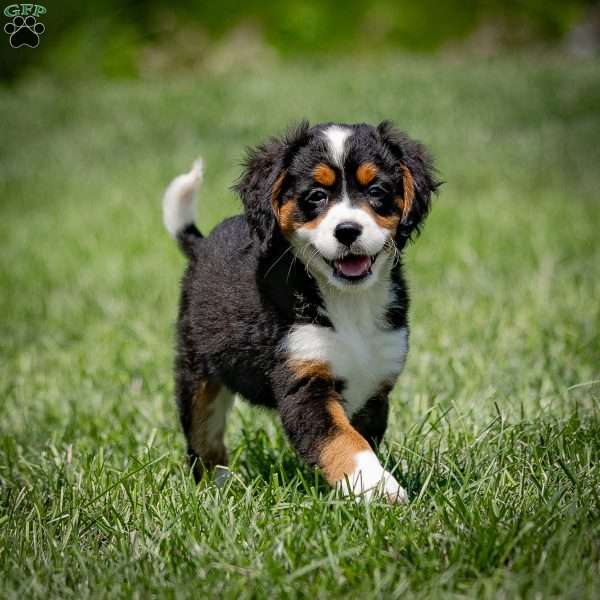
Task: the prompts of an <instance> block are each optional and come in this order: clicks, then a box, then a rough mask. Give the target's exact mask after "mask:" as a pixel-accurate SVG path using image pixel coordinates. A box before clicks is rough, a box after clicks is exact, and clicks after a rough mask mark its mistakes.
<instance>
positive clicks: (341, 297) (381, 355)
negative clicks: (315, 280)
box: [287, 286, 408, 417]
mask: <svg viewBox="0 0 600 600" xmlns="http://www.w3.org/2000/svg"><path fill="white" fill-rule="evenodd" d="M324 300H325V308H326V312H327V316H328V317H329V319H330V321H331V322H332V324H333V326H334V329H331V328H329V327H321V326H318V325H299V326H297V327H294V328H293V329H292V331H291V332H290V334H289V336H288V344H287V348H288V352H289V354H290V357H291V358H292V359H298V360H315V361H323V362H326V363H328V364H329V366H330V368H331V370H332V372H333V374H334V376H335V377H336V378H340V379H343V380H345V382H346V387H345V389H344V392H343V394H342V395H343V398H344V401H345V406H344V408H345V410H346V414H347V415H348V417H352V415H354V414H355V413H356V412H357V411H359V410H360V409H361V408H362V407H363V405H364V404H365V402H366V401H367V400H368V399H369V398H370V397H371V396H372V395H373V394H374V393H375V392H377V391H378V389H379V388H380V386H381V385H382V384H383V383H384V382H385V381H390V382H393V381H394V380H395V379H396V377H397V376H398V375H399V374H400V372H401V371H402V367H403V366H404V361H405V359H406V354H407V352H408V332H407V330H406V328H404V327H403V328H401V329H389V326H387V324H386V323H385V321H384V314H385V309H386V308H387V306H389V303H390V293H389V288H388V287H387V286H385V287H382V286H374V289H369V290H365V291H364V292H361V293H357V294H353V293H347V292H339V291H337V290H331V292H330V293H329V294H325V295H324Z"/></svg>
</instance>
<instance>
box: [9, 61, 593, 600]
mask: <svg viewBox="0 0 600 600" xmlns="http://www.w3.org/2000/svg"><path fill="white" fill-rule="evenodd" d="M597 67H598V65H597V63H566V62H561V61H557V60H554V59H546V60H541V61H537V62H534V61H532V60H525V59H523V58H519V57H514V58H506V59H501V60H495V61H492V62H484V61H479V62H477V61H476V62H472V63H468V64H467V63H449V62H446V63H444V62H440V61H436V60H433V59H424V58H423V59H397V60H393V59H389V60H387V61H386V62H384V63H378V64H377V65H373V64H369V63H364V64H362V63H360V62H359V63H356V64H350V63H347V64H344V63H336V64H326V65H316V64H310V63H305V64H288V65H281V66H279V67H276V68H275V69H274V70H272V71H270V72H258V73H237V74H231V75H224V76H219V77H213V78H210V79H207V78H205V77H204V78H203V77H196V78H189V79H178V80H173V81H170V82H156V81H155V82H149V81H146V82H144V81H140V82H132V83H119V82H113V83H101V82H96V81H91V82H87V83H84V82H80V83H79V84H77V85H75V86H72V87H69V88H66V87H65V86H64V85H60V84H58V83H55V82H52V81H51V80H50V79H48V80H45V79H37V80H34V81H29V82H27V83H24V84H22V85H21V86H19V87H18V88H16V89H10V90H9V89H4V90H3V91H0V120H1V121H2V123H3V125H2V145H1V146H0V207H1V213H0V214H1V219H0V288H1V290H2V292H1V294H0V315H1V316H0V348H1V360H0V405H1V414H2V418H1V420H0V580H1V581H2V584H1V591H0V596H2V597H6V598H17V597H18V598H23V597H25V598H40V597H43V598H48V597H51V598H54V597H60V598H70V597H73V598H86V597H94V598H101V597H134V598H146V597H152V596H154V597H160V598H175V597H194V598H198V597H200V598H202V597H224V598H263V597H291V598H294V597H314V598H321V597H323V598H324V597H327V598H329V597H339V596H347V597H356V598H365V597H381V598H383V597H385V598H388V597H400V596H402V597H406V596H407V595H408V597H422V598H435V597H481V598H486V597H490V598H491V597H493V598H497V597H500V598H503V597H506V598H521V597H523V598H527V597H532V598H552V597H556V598H558V597H561V598H585V597H588V598H591V597H593V596H594V593H597V590H598V588H599V586H600V572H599V570H600V467H599V464H600V416H599V409H600V402H599V400H600V383H599V381H598V380H599V379H600V340H599V337H598V334H599V330H600V302H599V298H600V242H599V239H600V237H599V235H598V232H599V231H600V205H599V203H598V201H599V194H600V188H599V179H600V178H599V175H598V165H599V164H600V144H599V143H598V139H599V137H600V113H599V112H598V106H600V71H599V70H598V68H597ZM303 116H307V117H309V118H310V119H311V120H312V121H318V120H329V119H332V120H346V121H354V120H361V121H362V120H366V121H378V120H380V119H383V118H393V119H395V120H396V121H397V123H398V124H400V125H401V126H402V127H403V128H405V129H406V130H407V131H409V132H410V133H411V134H412V135H414V136H415V137H417V138H419V139H422V140H423V141H425V142H426V143H427V144H428V145H429V146H430V147H431V149H432V150H433V152H434V154H435V156H436V157H437V159H438V166H439V168H440V172H441V176H442V178H443V179H444V180H445V181H446V182H447V183H446V185H445V186H444V187H443V190H442V193H441V195H440V197H439V199H438V201H437V202H436V205H435V207H434V210H433V213H432V215H431V217H430V219H429V222H428V223H427V225H426V228H425V231H424V233H423V235H422V237H421V239H420V240H419V241H418V242H417V244H415V245H414V246H412V247H411V248H410V249H409V250H408V252H407V263H408V264H407V268H408V274H409V277H410V280H411V284H412V285H411V287H412V294H413V299H414V301H413V307H412V312H411V317H412V323H413V326H412V349H411V354H410V356H409V360H408V364H407V367H406V369H405V373H404V374H403V376H402V377H401V379H400V381H399V383H398V385H397V386H396V388H395V390H394V392H393V401H392V416H391V423H390V427H389V430H388V434H387V437H386V439H387V443H386V445H385V446H384V447H383V448H382V449H381V454H382V457H383V460H385V461H387V463H388V464H389V465H390V467H392V468H394V470H395V473H396V474H397V476H398V478H399V479H400V480H401V481H402V482H403V484H404V485H405V486H406V487H407V488H408V490H409V492H410V495H411V498H412V501H411V503H410V505H409V506H408V507H399V508H390V507H387V506H385V505H380V504H373V505H370V506H365V505H362V504H355V503H352V502H349V501H344V500H342V499H340V498H337V497H336V496H335V495H334V494H333V493H331V492H330V491H329V490H328V489H327V488H326V487H325V486H324V484H323V482H322V481H321V480H320V479H319V477H318V475H317V474H316V473H314V472H313V471H311V470H309V469H306V468H304V467H303V466H302V465H301V464H300V463H299V461H298V460H297V458H296V456H295V455H294V453H293V451H292V450H291V449H290V447H289V445H288V444H287V442H286V441H285V438H284V436H283V434H282V432H281V429H280V427H279V425H278V423H277V420H276V417H275V416H274V415H271V414H269V413H267V412H262V411H259V410H256V409H251V408H249V407H247V406H243V405H238V406H237V407H236V408H235V410H234V414H233V417H232V419H231V422H230V427H229V430H228V434H227V437H228V443H229V447H230V449H231V450H232V455H233V465H234V471H235V473H236V476H235V477H234V479H232V480H231V482H230V484H228V485H227V487H225V488H224V489H222V490H217V489H215V487H214V485H212V484H211V482H210V481H207V482H205V484H204V485H201V486H200V487H199V488H196V487H195V486H194V485H193V483H192V481H191V479H190V476H189V473H188V470H187V467H186V465H185V462H184V459H183V456H184V446H183V440H182V436H181V435H180V433H179V430H178V424H177V421H176V416H175V410H174V405H173V401H172V381H171V362H172V358H173V342H172V325H173V320H174V316H175V311H176V302H177V293H178V292H177V282H178V277H179V276H180V273H181V271H182V267H183V259H182V258H181V257H180V256H179V254H178V252H177V250H176V248H175V246H174V245H173V244H172V242H171V241H170V240H169V239H168V237H167V235H166V234H165V232H164V231H163V229H162V225H161V217H160V210H159V198H160V195H161V192H162V189H163V188H164V186H165V185H166V183H167V182H168V181H169V179H170V178H171V177H172V176H173V175H174V174H176V173H178V172H181V171H182V170H183V169H185V168H186V167H187V166H188V165H189V164H190V163H191V161H192V159H193V158H194V157H195V156H196V155H197V154H198V153H202V154H203V155H204V157H205V159H206V162H207V176H206V183H205V187H204V190H203V194H202V201H201V207H200V209H199V219H200V223H201V225H202V227H203V228H204V229H205V230H208V229H209V228H210V227H211V226H212V225H214V224H215V223H216V222H218V221H219V220H220V219H221V218H223V217H224V216H225V215H229V214H232V213H235V212H237V211H239V203H238V200H236V199H235V198H234V197H233V195H232V194H231V193H229V192H228V191H227V187H228V186H229V185H230V184H231V183H232V181H233V180H234V179H235V177H236V176H237V174H238V173H239V166H238V165H239V161H240V159H241V156H242V153H243V148H244V146H245V145H246V144H250V143H256V142H258V141H260V140H261V139H263V138H264V137H265V136H268V135H270V134H272V133H274V132H277V131H280V130H282V129H283V128H284V127H285V125H286V124H287V123H288V122H289V121H291V120H294V119H299V118H301V117H303Z"/></svg>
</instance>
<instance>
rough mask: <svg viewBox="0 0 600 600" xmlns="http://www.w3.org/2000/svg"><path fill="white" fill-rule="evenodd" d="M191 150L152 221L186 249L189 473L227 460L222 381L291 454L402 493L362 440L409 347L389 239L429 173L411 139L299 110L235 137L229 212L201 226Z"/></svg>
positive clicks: (376, 488) (368, 486)
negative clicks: (241, 139) (233, 204)
mask: <svg viewBox="0 0 600 600" xmlns="http://www.w3.org/2000/svg"><path fill="white" fill-rule="evenodd" d="M201 178H202V163H201V161H198V162H197V163H195V165H194V167H193V169H192V170H191V171H190V172H189V173H187V174H185V175H181V176H179V177H177V178H176V179H175V180H174V181H173V182H172V183H171V184H170V185H169V187H168V189H167V191H166V192H165V196H164V200H163V213H164V222H165V226H166V228H167V230H168V231H169V233H170V234H171V235H172V236H173V237H174V238H175V239H176V240H177V242H178V243H179V246H180V248H181V249H182V251H183V252H184V254H185V255H186V256H187V258H188V264H187V268H186V270H185V274H184V276H183V280H182V283H181V301H180V306H179V316H178V321H177V352H176V360H175V387H176V398H177V406H178V409H179V416H180V420H181V425H182V427H183V431H184V433H185V436H186V439H187V447H188V453H189V456H190V459H191V463H192V467H193V471H194V475H195V477H196V479H199V478H200V477H201V476H202V473H203V470H204V469H210V468H213V467H216V466H218V465H226V464H227V451H226V448H225V446H224V443H223V434H224V429H225V423H226V419H227V413H228V411H229V410H230V408H231V406H232V401H233V395H234V394H239V395H240V396H242V397H243V398H245V399H246V400H248V401H250V402H251V403H254V404H259V405H262V406H267V407H272V408H275V409H276V410H277V411H278V413H279V416H280V418H281V422H282V424H283V427H284V429H285V431H286V433H287V435H288V437H289V439H290V441H291V443H292V444H293V446H294V447H295V449H296V450H297V452H298V454H299V455H300V456H301V457H302V458H303V459H304V460H305V461H306V462H307V463H309V464H310V465H316V466H318V467H319V468H320V469H321V471H322V473H323V474H324V477H325V478H326V480H327V481H328V482H329V483H330V484H331V485H332V486H337V487H339V489H341V490H342V491H343V493H344V494H347V495H353V496H355V497H361V498H364V499H367V500H368V499H371V498H374V497H380V498H383V499H385V500H387V501H389V502H391V503H396V502H398V503H399V502H405V501H406V500H407V495H406V492H405V491H404V489H403V488H402V487H401V486H400V485H399V484H398V482H397V481H396V479H395V478H394V477H393V476H392V474H391V473H389V472H388V471H386V470H385V469H384V468H383V466H382V465H381V463H380V462H379V459H378V458H377V455H376V454H375V451H374V450H375V449H376V448H377V445H378V444H379V443H380V442H381V439H382V437H383V434H384V432H385V429H386V425H387V419H388V393H389V392H390V390H391V388H392V386H393V385H394V382H395V381H396V378H397V377H398V375H399V374H400V372H401V371H402V367H403V365H404V361H405V359H406V354H407V352H408V322H407V310H408V291H407V286H406V282H405V279H404V275H403V273H402V250H403V248H404V247H405V245H406V243H407V241H408V240H409V239H411V237H413V236H414V234H415V233H416V232H418V230H419V228H420V226H421V224H422V223H423V220H424V219H425V217H426V216H427V214H428V212H429V208H430V203H431V196H432V193H433V192H435V191H436V189H437V187H438V185H439V183H438V181H437V180H436V178H435V175H434V169H433V165H432V159H431V157H430V155H429V153H428V152H427V151H426V150H425V148H424V147H423V146H422V145H421V144H419V143H417V142H415V141H413V140H411V139H410V138H409V137H408V136H407V135H406V134H404V133H402V132H401V131H399V130H397V129H395V128H394V127H393V126H392V124H391V123H389V122H387V121H386V122H383V123H381V124H380V125H379V126H377V127H373V126H370V125H367V124H356V125H346V124H335V123H325V124H320V125H315V126H312V127H311V126H309V124H308V123H307V122H303V123H302V124H300V125H299V126H298V127H296V128H294V129H293V130H290V131H289V132H288V133H287V134H286V135H285V136H283V137H281V138H272V139H270V140H269V141H268V142H266V143H265V144H263V145H260V146H258V147H257V148H255V149H252V150H250V151H249V152H248V156H247V159H246V161H245V165H244V172H243V174H242V176H241V177H240V179H239V181H238V182H237V184H236V185H235V187H234V189H235V190H236V191H237V192H238V193H239V195H240V196H241V199H242V202H243V206H244V214H243V215H239V216H235V217H231V218H229V219H226V220H225V221H223V222H222V223H221V224H220V225H218V226H217V227H215V229H214V230H213V231H212V232H211V233H210V235H208V236H207V237H204V236H203V235H202V234H201V233H200V232H199V231H198V229H197V228H196V226H195V224H194V220H195V206H194V197H195V192H196V189H197V187H198V185H199V183H200V180H201Z"/></svg>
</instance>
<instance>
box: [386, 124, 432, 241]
mask: <svg viewBox="0 0 600 600" xmlns="http://www.w3.org/2000/svg"><path fill="white" fill-rule="evenodd" d="M377 132H378V133H379V135H380V136H381V140H382V142H383V144H384V146H385V147H386V149H387V151H388V152H389V153H390V154H391V158H392V160H394V161H395V162H396V163H397V164H398V168H399V169H400V173H401V176H402V220H401V222H400V225H399V226H398V231H397V235H396V244H397V245H398V247H399V248H402V247H403V246H404V245H405V244H406V242H407V241H408V240H409V239H410V238H411V237H413V236H414V235H417V234H418V233H419V231H420V228H421V225H422V224H423V222H424V220H425V218H426V217H427V215H428V214H429V209H430V208H431V195H432V194H433V193H435V192H437V190H438V188H439V187H440V185H441V182H440V181H439V180H438V179H437V178H436V177H435V168H434V166H433V159H432V158H431V155H430V154H429V152H428V151H427V149H426V148H425V147H424V146H423V145H422V144H420V143H419V142H416V141H415V140H412V139H411V138H409V137H408V136H407V135H406V134H405V133H404V132H402V131H400V130H399V129H396V128H395V127H394V126H393V124H392V123H391V122H390V121H383V123H381V124H380V125H379V126H378V127H377Z"/></svg>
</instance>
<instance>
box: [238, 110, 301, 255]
mask: <svg viewBox="0 0 600 600" xmlns="http://www.w3.org/2000/svg"><path fill="white" fill-rule="evenodd" d="M309 127H310V126H309V124H308V121H302V122H301V123H300V124H299V125H298V126H296V127H294V128H290V129H289V130H288V132H287V133H286V135H284V136H283V137H281V138H278V137H273V138H271V139H270V140H269V141H267V142H266V143H264V144H261V145H260V146H257V147H255V148H250V149H249V150H248V153H247V155H246V159H245V161H244V165H243V166H244V171H243V173H242V175H241V177H240V179H239V180H238V182H237V183H236V184H235V186H234V188H233V189H234V190H235V191H236V192H237V193H238V194H239V195H240V197H241V199H242V203H243V205H244V212H245V214H246V220H247V221H248V225H249V226H250V232H251V233H252V235H253V237H254V238H255V239H256V240H257V241H258V243H259V245H260V249H261V253H263V254H266V253H268V252H269V251H270V250H271V249H272V248H273V247H274V246H275V245H276V244H277V242H279V241H282V240H283V236H282V234H281V232H280V229H279V227H278V224H277V220H276V217H275V211H276V210H277V206H278V205H277V202H278V199H279V198H278V196H279V194H280V193H281V192H282V190H283V186H284V180H285V177H286V174H287V168H288V166H289V163H290V161H291V159H292V158H293V155H294V152H295V151H296V150H297V149H298V147H300V146H301V145H302V144H303V143H304V142H305V140H306V138H307V132H308V129H309Z"/></svg>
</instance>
